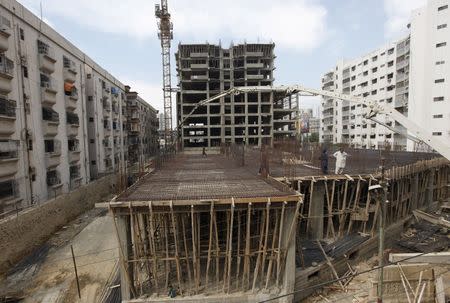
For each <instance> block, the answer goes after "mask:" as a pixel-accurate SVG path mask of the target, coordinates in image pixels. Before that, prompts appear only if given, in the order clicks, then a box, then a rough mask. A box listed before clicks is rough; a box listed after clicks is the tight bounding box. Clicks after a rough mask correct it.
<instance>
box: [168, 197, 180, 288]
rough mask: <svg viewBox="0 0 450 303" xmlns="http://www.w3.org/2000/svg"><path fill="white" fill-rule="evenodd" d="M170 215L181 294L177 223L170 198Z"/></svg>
mask: <svg viewBox="0 0 450 303" xmlns="http://www.w3.org/2000/svg"><path fill="white" fill-rule="evenodd" d="M170 217H171V220H172V228H173V239H174V242H175V263H176V264H175V265H176V267H177V280H178V287H179V289H180V294H183V289H182V285H181V268H180V255H179V253H178V230H177V224H176V220H175V215H174V213H173V204H172V200H171V201H170Z"/></svg>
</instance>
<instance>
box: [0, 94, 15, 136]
mask: <svg viewBox="0 0 450 303" xmlns="http://www.w3.org/2000/svg"><path fill="white" fill-rule="evenodd" d="M15 125H16V102H15V101H12V100H8V99H6V98H4V97H1V96H0V135H1V136H10V135H12V134H13V133H14V132H15V131H16V126H15Z"/></svg>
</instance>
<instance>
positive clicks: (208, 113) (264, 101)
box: [175, 44, 296, 148]
mask: <svg viewBox="0 0 450 303" xmlns="http://www.w3.org/2000/svg"><path fill="white" fill-rule="evenodd" d="M274 48H275V45H274V44H239V45H231V46H230V47H229V48H222V47H221V45H211V44H179V45H178V51H177V53H176V54H175V57H176V64H177V74H178V86H179V89H180V91H179V92H178V93H177V121H178V123H181V121H184V123H183V125H182V126H181V128H180V134H179V136H180V138H181V142H182V147H183V148H202V147H213V146H219V145H220V144H222V143H246V144H250V145H257V146H260V145H261V144H262V143H266V144H272V142H273V140H274V138H276V137H277V136H278V137H279V136H284V135H286V134H292V133H295V129H294V123H295V120H294V119H292V117H291V116H292V115H293V114H292V113H293V112H295V111H296V108H289V107H287V106H288V105H289V104H291V103H289V101H286V100H284V98H283V97H284V96H282V95H278V94H277V93H271V92H264V93H261V92H255V93H245V94H239V95H230V96H226V97H223V98H220V99H219V100H216V101H214V102H211V103H209V104H207V105H204V106H201V107H199V108H198V109H197V110H196V111H195V112H194V113H193V114H192V115H191V116H189V117H187V115H188V114H189V113H190V112H191V111H192V109H193V108H194V107H195V105H196V104H197V103H198V102H199V101H202V100H205V99H207V98H210V97H213V96H215V95H217V94H219V93H220V92H222V91H224V90H227V89H229V88H232V87H237V86H254V85H272V84H273V82H274V76H273V71H274V69H275V66H274V59H275V55H274Z"/></svg>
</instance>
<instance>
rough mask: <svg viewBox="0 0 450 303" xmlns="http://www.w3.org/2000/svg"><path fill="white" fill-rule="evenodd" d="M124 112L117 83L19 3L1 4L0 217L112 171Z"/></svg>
mask: <svg viewBox="0 0 450 303" xmlns="http://www.w3.org/2000/svg"><path fill="white" fill-rule="evenodd" d="M125 113H126V102H125V86H124V85H123V84H122V83H121V82H120V81H118V80H117V79H116V78H114V77H113V76H112V75H110V74H109V73H108V72H106V71H105V70H104V69H103V68H101V67H100V66H99V65H97V64H96V63H95V62H94V61H93V60H92V59H90V58H89V57H88V56H87V55H86V54H84V53H83V52H81V51H80V50H79V49H78V48H77V47H75V46H74V45H73V44H71V43H70V42H69V41H68V40H66V39H65V38H64V37H62V36H61V35H60V34H58V33H57V32H56V31H54V30H53V29H52V28H50V27H49V26H48V25H47V24H45V23H44V22H41V20H40V19H39V18H38V17H36V16H35V15H33V14H32V13H31V12H30V11H28V10H27V9H26V8H24V7H23V6H22V5H21V4H19V3H18V2H16V1H13V0H5V1H2V2H1V4H0V214H6V213H7V212H8V211H9V210H11V209H16V208H19V209H20V208H22V207H26V206H29V205H32V204H34V203H39V202H42V201H46V200H48V199H50V198H53V197H56V196H58V195H60V194H62V193H68V192H70V191H71V190H74V189H76V188H77V187H79V186H81V185H83V184H86V183H88V182H90V181H91V180H92V179H95V178H97V177H99V176H101V175H102V174H105V173H111V172H114V171H117V170H118V169H119V166H120V165H119V163H121V162H122V163H123V161H124V160H125V159H126V157H127V145H126V143H127V132H125V128H124V126H125V123H126V115H125ZM144 131H146V130H144Z"/></svg>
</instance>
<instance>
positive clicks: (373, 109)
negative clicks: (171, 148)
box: [178, 85, 450, 160]
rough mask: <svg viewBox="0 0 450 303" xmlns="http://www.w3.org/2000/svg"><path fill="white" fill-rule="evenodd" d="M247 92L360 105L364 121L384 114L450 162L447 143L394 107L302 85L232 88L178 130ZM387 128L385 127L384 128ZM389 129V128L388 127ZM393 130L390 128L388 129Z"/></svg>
mask: <svg viewBox="0 0 450 303" xmlns="http://www.w3.org/2000/svg"><path fill="white" fill-rule="evenodd" d="M249 92H284V93H286V94H287V95H290V94H295V93H307V94H309V95H311V96H324V97H330V98H333V99H339V100H343V101H349V102H352V103H356V104H362V105H363V106H365V107H366V108H367V112H366V113H365V115H364V117H365V118H366V119H370V120H372V121H374V122H376V123H379V124H382V125H383V126H386V125H384V124H383V123H380V122H379V121H377V120H376V119H375V117H376V115H377V114H386V115H388V116H389V117H391V118H392V119H394V120H395V121H396V122H398V123H399V124H401V125H403V126H404V127H405V128H406V129H407V130H408V131H409V132H410V133H412V134H413V136H414V137H415V138H417V139H418V140H419V141H422V142H424V143H426V144H427V145H428V146H430V147H431V148H433V149H434V150H436V151H437V152H438V153H440V154H441V155H442V156H443V157H445V158H446V159H448V160H450V145H449V144H448V143H447V142H442V141H441V140H438V139H436V138H434V137H433V136H432V135H431V134H430V132H428V131H426V130H425V129H424V128H423V127H421V126H419V125H417V124H416V123H414V122H413V121H411V120H410V119H408V117H405V116H404V115H403V114H401V113H400V112H398V111H397V110H396V109H395V108H394V107H392V106H390V105H388V104H380V103H378V102H376V101H371V100H368V99H365V98H360V97H355V96H351V95H346V94H338V93H335V92H330V91H326V90H320V89H313V88H307V87H305V86H302V85H292V86H284V85H281V86H242V87H233V88H230V89H228V90H226V91H223V92H222V93H220V94H217V95H215V96H214V97H211V98H209V99H205V100H203V101H200V102H199V103H197V105H196V106H195V107H194V108H193V109H192V110H191V111H190V112H189V114H188V115H187V116H185V117H184V119H183V120H182V121H180V123H179V125H178V128H180V127H182V126H183V125H184V123H185V122H186V120H187V119H188V118H189V117H190V116H191V115H192V114H193V113H194V112H195V110H197V108H199V107H201V106H203V105H205V104H208V103H210V102H212V101H214V100H217V99H220V98H222V97H225V96H228V95H232V94H234V95H239V94H241V93H249ZM386 127H387V126H386ZM388 128H390V127H388ZM390 129H391V130H393V129H392V128H390Z"/></svg>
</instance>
